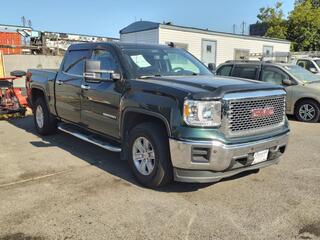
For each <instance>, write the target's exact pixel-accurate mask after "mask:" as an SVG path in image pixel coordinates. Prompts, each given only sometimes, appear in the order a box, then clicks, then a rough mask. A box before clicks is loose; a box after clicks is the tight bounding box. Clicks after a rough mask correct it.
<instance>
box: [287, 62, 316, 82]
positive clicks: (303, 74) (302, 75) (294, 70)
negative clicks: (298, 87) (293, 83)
mask: <svg viewBox="0 0 320 240" xmlns="http://www.w3.org/2000/svg"><path fill="white" fill-rule="evenodd" d="M285 69H287V71H288V72H289V73H291V74H292V75H293V76H294V77H296V78H297V79H298V80H299V81H301V82H315V81H320V76H318V75H315V74H313V73H311V72H309V71H308V70H306V69H304V68H302V67H300V66H296V65H292V66H285Z"/></svg>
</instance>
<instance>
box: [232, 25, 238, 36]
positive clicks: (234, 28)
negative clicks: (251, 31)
mask: <svg viewBox="0 0 320 240" xmlns="http://www.w3.org/2000/svg"><path fill="white" fill-rule="evenodd" d="M236 30H237V25H236V24H233V25H232V32H233V34H236Z"/></svg>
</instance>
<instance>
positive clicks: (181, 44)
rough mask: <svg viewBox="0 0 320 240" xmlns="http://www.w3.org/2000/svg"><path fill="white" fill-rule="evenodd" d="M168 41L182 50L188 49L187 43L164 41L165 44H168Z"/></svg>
mask: <svg viewBox="0 0 320 240" xmlns="http://www.w3.org/2000/svg"><path fill="white" fill-rule="evenodd" d="M170 43H173V44H174V46H175V47H176V48H182V49H184V50H187V51H188V48H189V46H188V44H187V43H179V42H166V45H169V44H170Z"/></svg>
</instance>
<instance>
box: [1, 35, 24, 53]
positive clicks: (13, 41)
mask: <svg viewBox="0 0 320 240" xmlns="http://www.w3.org/2000/svg"><path fill="white" fill-rule="evenodd" d="M21 42H22V41H21V35H20V34H19V33H15V32H0V45H13V46H21ZM0 50H1V51H2V53H3V54H4V55H12V54H21V48H2V47H0Z"/></svg>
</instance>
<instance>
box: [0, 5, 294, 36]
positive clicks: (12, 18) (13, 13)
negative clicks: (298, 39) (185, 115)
mask: <svg viewBox="0 0 320 240" xmlns="http://www.w3.org/2000/svg"><path fill="white" fill-rule="evenodd" d="M275 2H276V0H241V1H240V0H238V1H236V0H223V1H221V0H220V1H218V0H197V1H191V0H161V1H152V0H134V1H132V0H131V1H130V0H116V1H107V0H90V1H88V0H87V1H82V0H79V1H70V0H69V1H68V0H53V1H51V0H50V1H49V0H47V1H45V0H30V1H25V0H5V1H2V2H1V14H0V23H4V24H14V25H20V24H21V16H25V17H26V18H27V19H31V20H32V25H33V27H34V29H39V30H47V31H57V32H69V33H81V34H92V35H99V36H109V37H118V36H119V30H120V29H121V28H123V27H125V26H127V25H128V24H130V23H132V22H134V21H135V20H140V19H143V20H149V21H156V22H163V21H171V22H173V23H174V24H176V25H183V26H192V27H198V28H209V29H211V30H216V31H223V32H232V25H233V24H237V32H240V24H241V22H242V21H245V22H246V23H247V24H250V23H254V22H256V20H257V18H256V16H257V13H258V11H259V8H260V7H262V6H273V5H274V4H275ZM282 2H283V4H284V6H283V9H284V12H285V13H288V12H290V11H291V10H292V8H293V3H294V0H283V1H282Z"/></svg>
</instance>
